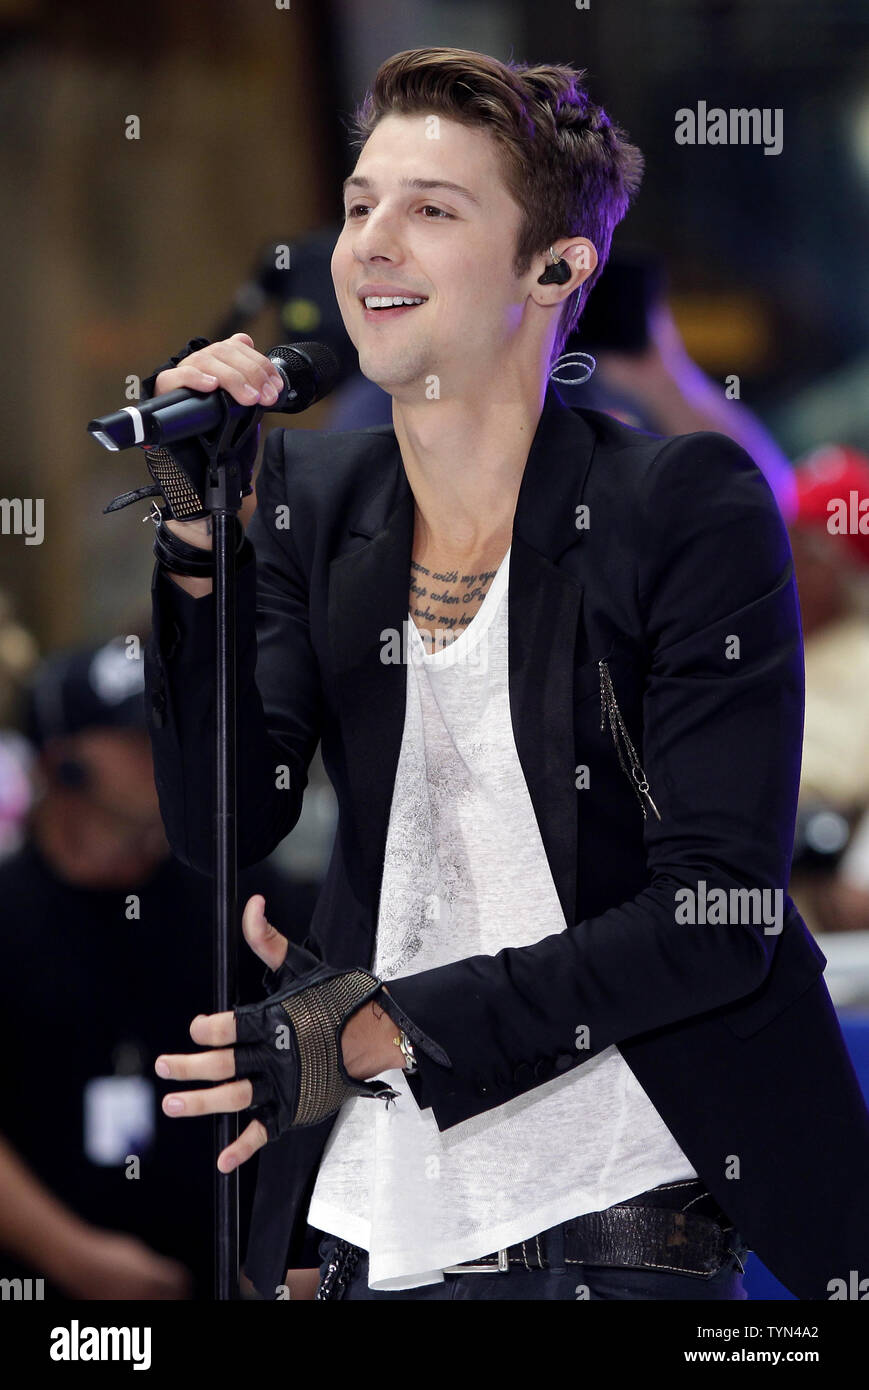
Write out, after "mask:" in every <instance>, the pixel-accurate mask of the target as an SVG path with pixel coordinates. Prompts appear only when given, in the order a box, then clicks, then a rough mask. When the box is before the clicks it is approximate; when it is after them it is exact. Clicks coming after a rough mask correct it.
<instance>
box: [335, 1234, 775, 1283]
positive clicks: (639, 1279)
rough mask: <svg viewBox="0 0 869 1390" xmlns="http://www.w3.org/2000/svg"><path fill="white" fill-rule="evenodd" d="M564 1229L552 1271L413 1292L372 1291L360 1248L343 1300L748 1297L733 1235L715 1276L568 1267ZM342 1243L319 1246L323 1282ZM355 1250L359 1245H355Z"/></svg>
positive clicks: (470, 1279)
mask: <svg viewBox="0 0 869 1390" xmlns="http://www.w3.org/2000/svg"><path fill="white" fill-rule="evenodd" d="M563 1232H564V1226H563V1225H562V1226H553V1227H551V1228H550V1230H549V1231H548V1232H547V1240H548V1251H549V1254H548V1259H549V1260H550V1262H551V1267H550V1268H549V1269H530V1270H528V1269H523V1268H522V1266H521V1265H516V1264H511V1265H510V1268H509V1270H508V1271H507V1272H506V1273H503V1274H502V1273H498V1272H491V1273H490V1272H487V1273H470V1272H469V1273H467V1274H445V1275H444V1281H443V1283H442V1284H423V1285H420V1286H418V1287H417V1288H413V1289H398V1290H384V1289H369V1287H368V1252H367V1251H365V1250H359V1252H358V1255H357V1258H356V1263H355V1266H354V1268H353V1272H352V1274H351V1275H350V1277H349V1279H348V1281H347V1284H346V1287H345V1290H344V1292H343V1293H342V1294H341V1295H340V1296H341V1297H342V1298H345V1299H354V1300H361V1299H364V1300H367V1301H369V1302H370V1301H374V1300H375V1299H392V1300H395V1301H401V1300H404V1301H407V1300H408V1299H412V1300H416V1299H428V1300H432V1299H469V1298H475V1299H476V1298H479V1299H495V1298H507V1299H523V1300H524V1299H552V1300H559V1299H560V1300H565V1301H571V1300H577V1299H587V1300H589V1301H591V1300H597V1299H602V1298H621V1299H687V1300H693V1299H740V1298H747V1297H748V1295H747V1293H746V1292H745V1289H744V1288H743V1286H742V1269H741V1267H740V1266H741V1265H742V1266H744V1264H745V1258H746V1255H747V1254H748V1249H747V1247H746V1245H745V1243H744V1241H742V1239H741V1238H740V1237H739V1236H738V1234H737V1233H736V1232H733V1236H732V1239H731V1240H730V1242H729V1244H730V1248H731V1250H732V1251H734V1252H735V1253H734V1254H732V1255H729V1256H728V1257H727V1259H726V1260H725V1262H724V1264H723V1265H722V1266H721V1268H720V1269H719V1270H718V1272H717V1273H716V1274H712V1275H709V1276H708V1277H707V1276H705V1275H699V1274H682V1273H671V1272H669V1271H665V1270H657V1269H624V1268H615V1267H612V1266H604V1265H583V1264H565V1263H564V1249H563ZM337 1243H338V1237H337V1236H334V1235H326V1236H324V1237H323V1239H322V1240H321V1242H320V1247H319V1252H318V1253H319V1256H320V1279H321V1281H322V1279H323V1276H324V1274H325V1270H326V1265H327V1263H328V1261H329V1258H330V1256H331V1255H332V1252H333V1250H334V1248H335V1246H336V1244H337ZM353 1249H354V1250H356V1249H357V1247H353Z"/></svg>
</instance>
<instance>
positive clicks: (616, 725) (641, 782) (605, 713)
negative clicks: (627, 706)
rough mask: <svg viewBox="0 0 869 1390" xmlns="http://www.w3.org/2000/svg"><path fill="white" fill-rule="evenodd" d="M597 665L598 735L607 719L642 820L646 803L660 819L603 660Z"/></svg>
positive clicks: (607, 667)
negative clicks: (598, 675) (627, 762)
mask: <svg viewBox="0 0 869 1390" xmlns="http://www.w3.org/2000/svg"><path fill="white" fill-rule="evenodd" d="M597 665H598V671H599V672H600V731H601V733H603V732H604V729H605V723H606V719H607V717H609V726H610V732H611V733H612V736H613V743H614V744H615V749H616V753H617V754H618V759H619V766H620V767H621V769H622V772H623V773H624V774H625V776H626V777H627V779H628V781H629V782H630V784H631V786H632V787H633V789H634V791H635V792H636V795H637V800H638V801H639V803H640V809H641V811H642V813H643V819H644V820H645V819H646V802H648V804H649V806H651V808H652V810H653V811H654V813H655V815H656V816H657V817H658V820H660V819H661V813H660V811H659V810H658V808H657V806H656V805H655V803H654V801H653V800H652V796H651V792H650V790H649V780H648V778H647V777H646V774H645V772H644V771H643V769H642V767H641V766H640V760H639V758H638V757H637V750H636V749H635V748H634V745H633V743H632V742H631V737H630V734H629V733H628V731H627V729H626V728H625V721H624V720H623V719H622V714H621V710H620V709H619V706H618V701H617V700H616V693H615V690H614V689H613V682H612V677H611V675H610V670H609V666H608V665H607V663H606V662H605V661H599V662H598V663H597ZM622 743H623V744H624V747H625V752H626V753H627V755H628V758H629V760H630V770H628V767H627V764H626V763H625V759H624V754H623V753H622Z"/></svg>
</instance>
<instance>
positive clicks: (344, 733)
mask: <svg viewBox="0 0 869 1390" xmlns="http://www.w3.org/2000/svg"><path fill="white" fill-rule="evenodd" d="M582 78H583V74H582V73H581V72H578V71H576V70H574V69H572V68H570V67H567V66H539V67H529V66H527V65H523V64H513V63H511V64H505V63H502V62H499V61H497V60H495V59H493V58H489V57H486V56H484V55H482V54H477V53H472V52H467V51H464V50H456V49H446V48H428V49H420V50H414V51H411V52H406V53H400V54H397V55H396V56H395V57H393V58H391V59H389V60H388V61H387V62H385V63H384V64H383V65H382V67H381V68H380V70H379V72H378V73H377V76H376V79H375V83H374V87H373V89H372V92H371V93H369V94H368V96H367V97H366V99H365V101H364V103H363V104H362V106H361V107H360V109H359V110H358V111H357V113H356V130H355V134H356V137H357V139H356V144H357V147H358V149H359V156H358V160H357V163H356V165H355V168H354V169H353V172H352V174H351V175H350V177H349V178H348V180H347V181H346V184H345V187H344V201H345V221H344V226H343V230H342V231H341V234H340V236H339V238H338V241H337V244H336V246H335V250H334V254H333V258H332V275H333V280H334V286H335V293H336V295H337V297H338V302H339V305H340V308H341V313H342V316H343V320H344V323H345V325H346V328H347V332H348V334H349V335H350V338H351V339H352V341H353V343H354V345H355V346H356V348H357V349H358V353H359V363H360V367H361V370H362V372H363V373H364V375H365V376H366V377H368V378H370V380H372V381H374V382H376V383H377V384H378V385H380V386H381V387H382V388H383V389H385V390H386V391H387V392H389V394H390V395H391V396H392V427H391V428H390V427H385V426H375V427H373V428H370V429H367V430H358V431H348V432H338V433H329V432H325V431H310V430H290V431H287V430H277V431H275V432H273V433H272V434H271V435H270V436H269V438H268V441H267V445H266V448H265V451H264V457H263V461H262V466H261V469H260V472H259V475H258V479H257V485H256V495H257V510H256V513H255V515H254V517H253V519H252V521H251V523H250V525H249V527H248V529H247V534H246V536H245V537H244V538H242V536H241V532H240V528H239V545H240V548H239V553H238V604H239V611H238V628H239V656H238V663H239V664H238V689H239V721H238V723H239V730H238V733H239V750H238V767H239V779H238V846H239V862H240V864H242V865H247V864H250V863H253V862H255V861H256V860H259V859H262V857H263V856H264V855H265V854H267V853H269V852H270V851H271V850H272V849H273V848H274V847H275V846H276V845H277V844H278V843H279V842H280V841H281V839H282V838H283V837H284V836H285V835H286V834H288V833H289V832H290V831H291V830H292V828H293V826H294V825H295V823H296V821H297V819H298V817H299V813H300V808H301V804H302V796H303V791H304V788H305V785H306V781H307V769H308V767H309V764H310V761H311V758H312V757H313V754H314V752H315V750H316V748H317V745H318V743H319V744H321V746H322V754H323V760H324V764H325V767H326V770H327V772H328V775H329V777H330V779H331V781H332V784H333V786H334V788H335V792H336V795H337V799H338V803H339V809H340V817H339V824H338V830H337V835H336V840H335V846H334V850H333V854H332V859H331V863H330V866H329V871H328V875H327V877H326V881H325V884H324V887H323V890H322V893H321V896H320V898H319V901H318V904H317V908H316V910H315V913H314V916H313V919H312V923H311V934H310V936H309V937H308V939H307V941H306V949H304V950H300V949H299V948H297V947H293V946H290V947H289V949H288V946H287V942H286V941H285V939H284V938H283V937H282V936H280V934H279V933H277V932H275V931H274V930H273V929H272V928H270V926H269V923H268V921H267V920H266V919H267V905H266V911H265V912H264V910H263V908H264V904H263V900H262V898H261V897H259V896H257V897H254V898H251V899H250V901H249V902H248V904H247V909H246V912H245V919H244V920H245V934H246V936H247V938H248V941H249V942H250V944H251V945H252V946H253V948H254V949H255V950H256V951H257V953H258V954H259V955H260V956H261V957H262V959H263V960H264V961H265V962H266V964H267V965H268V966H269V967H270V968H269V971H268V972H267V976H266V984H267V987H268V991H269V996H268V998H267V999H266V1000H265V1001H264V1002H262V1003H257V1004H247V1005H244V1006H243V1007H240V1008H238V1009H236V1010H234V1011H233V1012H232V1013H228V1014H220V1015H213V1016H210V1017H208V1018H205V1017H200V1018H198V1019H197V1020H196V1021H195V1023H194V1025H193V1026H192V1028H191V1035H192V1036H193V1038H194V1041H195V1042H196V1043H198V1044H203V1045H205V1046H206V1047H207V1048H208V1049H209V1050H207V1051H205V1052H199V1053H197V1054H195V1055H188V1056H166V1057H163V1058H161V1059H160V1061H159V1062H158V1064H157V1069H158V1072H160V1074H161V1075H163V1076H166V1077H170V1078H172V1079H174V1080H180V1081H189V1080H199V1081H202V1082H217V1083H220V1084H218V1085H216V1086H213V1087H211V1088H206V1089H202V1088H200V1089H198V1090H193V1091H191V1090H182V1091H180V1092H179V1093H177V1094H175V1095H168V1096H167V1097H166V1098H165V1099H164V1108H165V1109H166V1111H167V1113H177V1114H179V1115H184V1116H190V1115H203V1114H211V1113H214V1112H216V1111H219V1110H226V1111H245V1110H248V1111H249V1114H248V1116H247V1117H246V1118H247V1119H248V1120H249V1122H248V1123H247V1125H246V1127H244V1128H243V1130H242V1133H241V1134H240V1136H239V1138H238V1140H237V1141H236V1142H234V1143H233V1144H232V1145H230V1146H229V1147H228V1148H227V1149H226V1150H225V1151H224V1153H223V1154H222V1155H221V1158H220V1163H219V1166H220V1168H221V1169H222V1170H223V1171H227V1170H229V1169H230V1168H231V1167H232V1166H234V1165H235V1164H236V1163H238V1162H244V1161H245V1160H246V1159H248V1158H249V1157H250V1156H251V1155H252V1154H253V1153H254V1152H255V1151H256V1150H258V1149H260V1148H262V1147H263V1146H266V1147H265V1148H264V1151H263V1154H262V1155H261V1160H260V1174H259V1186H258V1194H257V1204H256V1208H255V1212H254V1220H253V1231H252V1235H251V1241H250V1246H249V1250H248V1255H247V1260H246V1272H247V1274H248V1275H249V1276H250V1278H251V1279H252V1280H253V1282H254V1284H255V1285H256V1287H257V1288H258V1290H259V1291H260V1293H261V1294H262V1295H263V1296H264V1297H266V1298H274V1297H275V1289H276V1287H277V1286H278V1285H279V1284H281V1283H282V1282H283V1275H284V1269H285V1265H286V1262H287V1261H289V1262H290V1263H291V1264H293V1263H296V1264H298V1263H299V1262H300V1260H301V1259H302V1252H303V1241H304V1237H305V1234H306V1231H308V1230H309V1229H314V1230H316V1231H319V1232H322V1233H324V1237H325V1238H324V1240H323V1241H322V1242H321V1244H320V1247H319V1259H320V1269H319V1273H320V1284H319V1289H318V1295H317V1296H318V1297H320V1298H325V1297H342V1296H343V1297H345V1298H350V1299H369V1300H377V1299H390V1298H391V1299H408V1298H413V1299H419V1298H426V1299H432V1298H435V1299H452V1298H457V1299H465V1298H468V1299H473V1298H492V1297H496V1298H506V1299H538V1298H542V1299H571V1300H573V1299H576V1298H590V1299H649V1298H654V1299H698V1298H699V1299H739V1298H744V1297H745V1292H744V1290H743V1287H742V1271H743V1267H744V1260H745V1255H746V1251H747V1250H749V1249H753V1250H756V1251H757V1252H758V1253H759V1255H760V1257H761V1258H762V1259H763V1260H764V1261H765V1263H766V1264H767V1265H768V1266H769V1267H770V1269H771V1270H772V1271H773V1273H775V1274H776V1275H777V1276H778V1277H779V1278H780V1279H781V1280H782V1281H783V1283H785V1284H786V1285H787V1287H788V1288H789V1289H790V1290H791V1291H792V1292H793V1293H794V1294H795V1295H796V1296H797V1297H798V1298H808V1299H823V1298H829V1297H831V1296H835V1293H834V1289H835V1288H836V1287H838V1285H837V1284H835V1281H836V1280H843V1279H844V1280H845V1281H847V1280H848V1277H849V1271H850V1270H852V1269H857V1270H859V1271H862V1272H863V1273H864V1274H869V1201H867V1191H869V1187H867V1183H866V1174H867V1164H869V1113H867V1109H866V1106H865V1104H864V1101H863V1099H862V1097H861V1094H860V1091H859V1087H858V1084H857V1080H856V1077H855V1074H854V1071H853V1068H852V1066H851V1063H850V1061H849V1059H848V1056H847V1053H846V1051H845V1047H844V1044H843V1041H842V1037H841V1032H840V1030H839V1026H838V1023H837V1020H836V1017H835V1014H834V1012H833V1009H832V1005H831V1003H830V999H829V995H828V993H827V990H826V987H825V985H824V982H823V977H822V972H823V966H824V963H825V962H824V957H823V955H822V953H821V952H820V950H819V949H818V947H817V946H816V945H815V944H814V942H813V940H812V938H811V936H810V934H809V933H808V931H807V929H806V927H805V925H804V923H803V922H802V919H801V918H800V917H799V915H798V913H797V911H796V909H795V908H794V906H793V904H792V902H791V900H790V899H789V898H788V896H787V893H786V887H787V883H788V873H789V866H790V857H791V847H792V836H793V826H794V816H795V808H796V800H797V788H798V777H799V764H800V741H801V735H802V719H803V667H802V646H801V635H800V622H799V611H798V605H797V597H796V590H795V586H794V580H793V571H792V563H791V555H790V549H789V545H788V540H787V534H786V531H785V527H784V524H783V522H782V520H781V517H780V515H779V512H778V510H777V507H776V504H775V501H774V499H773V496H772V493H771V492H770V489H769V486H768V485H767V483H766V481H765V479H764V478H763V476H762V474H761V473H760V471H759V470H758V469H757V467H756V466H755V465H754V463H753V462H752V460H751V459H750V458H749V457H748V455H747V454H746V453H745V452H744V450H742V449H741V448H740V447H739V446H738V445H736V444H734V443H733V442H732V441H730V440H729V439H727V438H726V437H725V436H724V435H721V434H717V433H711V432H700V433H696V434H689V435H681V436H677V437H675V438H661V437H659V436H657V435H652V434H647V433H643V432H640V431H636V430H633V429H631V428H629V427H628V426H626V425H624V424H621V423H619V422H617V421H615V420H613V419H612V418H610V417H609V416H607V415H605V414H601V413H598V412H595V411H586V410H575V411H574V410H570V409H568V407H567V406H566V405H565V404H564V402H563V401H562V399H561V397H560V396H559V394H558V392H557V390H556V388H555V386H554V385H553V384H552V383H551V381H550V374H551V371H552V365H553V362H554V361H555V359H556V358H557V357H558V355H559V353H560V351H561V348H562V346H563V344H564V342H565V341H566V339H567V337H568V335H569V333H570V332H571V331H572V329H573V328H574V326H575V325H576V322H577V320H578V318H579V316H580V314H581V312H582V309H583V307H584V304H585V301H586V298H587V295H588V292H589V290H590V289H591V287H592V286H593V284H594V283H595V280H596V278H597V276H598V275H599V273H600V271H601V269H602V267H603V265H604V263H605V262H606V259H607V256H608V253H609V249H610V243H611V238H612V234H613V229H614V228H615V226H616V225H617V224H618V222H619V221H620V220H621V219H622V218H623V217H624V215H625V213H626V211H627V208H628V205H629V202H630V200H631V198H632V196H633V195H634V194H635V193H636V191H637V188H638V186H639V182H640V175H641V169H642V157H641V155H640V153H639V151H638V150H637V149H636V147H635V146H633V145H632V144H630V143H628V141H627V139H626V136H625V134H624V132H623V131H621V130H620V129H619V127H618V126H617V125H615V124H614V123H613V122H612V121H611V120H610V119H609V117H608V116H607V115H606V114H605V112H604V111H602V110H601V109H600V107H598V106H596V105H595V104H594V103H593V102H592V101H591V99H590V97H589V96H588V94H587V92H586V91H585V90H584V89H583V87H582V85H581V82H582ZM274 378H275V373H274V370H273V368H272V366H271V364H270V363H269V361H268V359H267V358H265V357H264V356H263V355H262V354H261V353H260V352H258V351H257V350H256V349H255V347H254V344H253V342H252V340H251V339H250V338H249V337H247V336H246V335H244V334H236V335H235V336H234V337H233V338H230V339H228V340H226V341H224V342H219V343H208V342H207V341H206V340H204V339H194V340H192V341H191V343H189V344H188V345H187V348H186V349H185V350H184V351H183V352H182V353H180V354H178V355H177V356H176V357H174V358H172V359H170V361H169V362H168V363H167V364H165V365H164V367H162V368H160V369H158V370H157V372H155V373H153V374H152V376H151V378H150V379H149V380H148V381H147V382H146V383H145V394H149V393H151V394H155V395H156V394H162V393H164V392H167V391H171V390H174V389H177V388H179V387H185V388H194V389H196V390H199V391H210V390H216V389H218V388H223V389H224V390H225V391H227V392H228V393H229V394H230V395H231V396H232V397H233V398H234V399H235V400H236V401H238V402H241V403H243V404H245V405H250V406H252V407H253V406H256V407H257V408H262V409H268V408H269V406H270V405H273V404H274V403H275V400H276V399H277V393H278V390H279V389H280V387H281V386H282V382H281V381H280V380H279V379H278V380H275V379H274ZM153 452H154V451H152V454H153ZM252 452H253V451H252V450H251V448H250V447H249V444H248V445H246V446H245V448H244V449H243V450H241V451H240V453H241V454H242V455H243V457H240V466H241V467H242V469H243V470H244V475H243V476H244V483H245V491H246V492H249V491H250V478H251V474H252V469H253V462H254V459H253V457H252ZM173 454H174V455H175V458H174V459H173V458H172V457H171V456H169V455H165V454H163V455H161V457H160V459H159V460H158V459H157V458H156V457H150V459H149V461H150V465H151V467H152V470H153V472H154V476H155V477H157V478H158V479H159V481H160V483H161V487H162V488H163V491H164V495H165V497H166V501H167V504H168V505H167V507H166V508H165V510H164V512H163V514H162V521H161V523H160V526H159V528H158V532H157V537H156V540H155V552H156V554H157V556H158V564H157V566H156V567H155V573H154V583H153V599H154V630H153V636H152V640H151V643H150V644H149V648H148V653H147V666H146V678H147V702H148V710H149V719H150V727H151V735H152V740H153V747H154V756H155V766H156V770H157V785H158V789H159V793H160V803H161V810H162V813H163V817H164V820H165V824H166V829H167V834H168V836H169V840H170V843H171V845H172V847H173V849H174V851H175V853H176V854H177V855H178V856H179V858H181V859H182V860H183V861H184V862H185V863H188V864H191V865H193V866H194V867H196V868H197V869H200V870H201V871H203V872H206V873H208V872H210V871H211V868H212V857H213V848H212V835H213V820H212V807H213V790H212V739H213V715H214V666H213V628H214V599H213V596H212V593H211V589H212V580H211V578H210V571H211V568H212V563H213V562H212V559H211V556H210V555H209V553H208V552H209V551H210V548H211V533H210V523H209V519H208V515H207V513H206V511H205V509H204V508H203V506H202V497H203V495H204V494H203V491H202V488H203V486H204V483H203V466H202V463H201V461H200V462H199V464H198V465H197V461H196V447H195V446H187V447H186V448H185V450H184V451H183V453H182V451H179V450H176V449H174V447H173ZM197 467H198V470H199V471H198V474H197ZM285 953H286V959H285ZM378 1101H382V1102H383V1103H382V1104H378V1103H377V1102H378ZM269 1141H271V1142H269Z"/></svg>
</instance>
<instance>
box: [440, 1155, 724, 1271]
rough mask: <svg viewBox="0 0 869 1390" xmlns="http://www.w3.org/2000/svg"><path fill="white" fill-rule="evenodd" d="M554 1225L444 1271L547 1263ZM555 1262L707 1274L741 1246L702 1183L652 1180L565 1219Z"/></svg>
mask: <svg viewBox="0 0 869 1390" xmlns="http://www.w3.org/2000/svg"><path fill="white" fill-rule="evenodd" d="M554 1229H556V1228H553V1229H552V1230H549V1231H541V1232H540V1234H539V1235H536V1236H532V1237H531V1238H530V1239H528V1240H523V1241H518V1242H517V1243H516V1244H515V1245H510V1246H507V1247H506V1248H504V1249H501V1250H497V1251H493V1253H492V1254H490V1255H484V1256H482V1257H481V1258H479V1259H475V1260H467V1261H465V1262H464V1263H461V1264H455V1265H447V1266H445V1267H444V1273H445V1274H499V1273H501V1274H506V1273H508V1272H509V1270H510V1267H511V1265H519V1266H521V1267H522V1268H523V1269H550V1268H551V1267H552V1265H553V1263H554V1261H553V1258H552V1256H553V1230H554ZM560 1230H561V1232H562V1239H561V1241H560V1242H559V1247H558V1248H559V1256H558V1258H559V1259H560V1262H561V1263H563V1264H566V1265H571V1264H578V1265H579V1264H588V1265H608V1266H616V1267H619V1268H623V1269H657V1270H665V1271H668V1272H673V1273H681V1274H695V1275H700V1276H703V1277H706V1278H711V1277H712V1276H713V1275H714V1274H716V1273H717V1272H718V1270H719V1269H720V1268H721V1266H722V1265H723V1264H724V1262H725V1260H726V1259H727V1258H728V1257H729V1256H735V1257H736V1259H737V1260H738V1261H739V1264H740V1268H742V1261H741V1259H740V1252H741V1253H742V1254H744V1253H745V1246H744V1244H743V1243H742V1241H741V1238H740V1237H739V1236H738V1235H737V1233H736V1231H735V1230H734V1227H733V1224H732V1222H730V1220H729V1218H728V1217H727V1216H726V1215H725V1213H724V1212H723V1211H722V1210H721V1208H720V1207H719V1206H718V1204H717V1203H716V1202H715V1200H714V1199H713V1198H712V1197H711V1195H710V1194H709V1193H708V1192H707V1191H706V1189H705V1187H704V1186H703V1184H702V1183H700V1182H698V1181H696V1180H693V1179H692V1180H690V1181H686V1182H679V1183H666V1184H662V1185H661V1186H660V1187H655V1188H650V1189H649V1190H648V1191H647V1192H643V1193H640V1195H639V1196H638V1197H632V1198H630V1199H629V1200H628V1201H626V1202H619V1203H616V1205H615V1206H611V1207H607V1208H606V1209H605V1210H604V1211H592V1212H587V1213H585V1214H584V1215H583V1216H577V1217H574V1218H573V1219H571V1220H570V1221H565V1222H563V1223H562V1226H561V1228H560Z"/></svg>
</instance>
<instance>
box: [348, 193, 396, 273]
mask: <svg viewBox="0 0 869 1390" xmlns="http://www.w3.org/2000/svg"><path fill="white" fill-rule="evenodd" d="M353 254H354V255H355V256H356V258H357V259H358V260H360V261H362V263H363V264H365V263H367V262H369V261H376V260H388V261H392V262H394V263H395V264H397V265H398V264H400V263H401V261H402V260H403V259H404V247H403V245H402V241H401V235H400V232H399V229H398V225H397V218H396V214H394V213H390V212H389V211H388V209H386V208H385V207H384V206H383V205H381V206H380V207H377V208H372V209H371V211H370V212H369V213H368V215H367V216H366V217H365V220H364V225H363V226H362V227H360V229H359V231H358V232H357V235H356V237H355V238H354V241H353Z"/></svg>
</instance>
